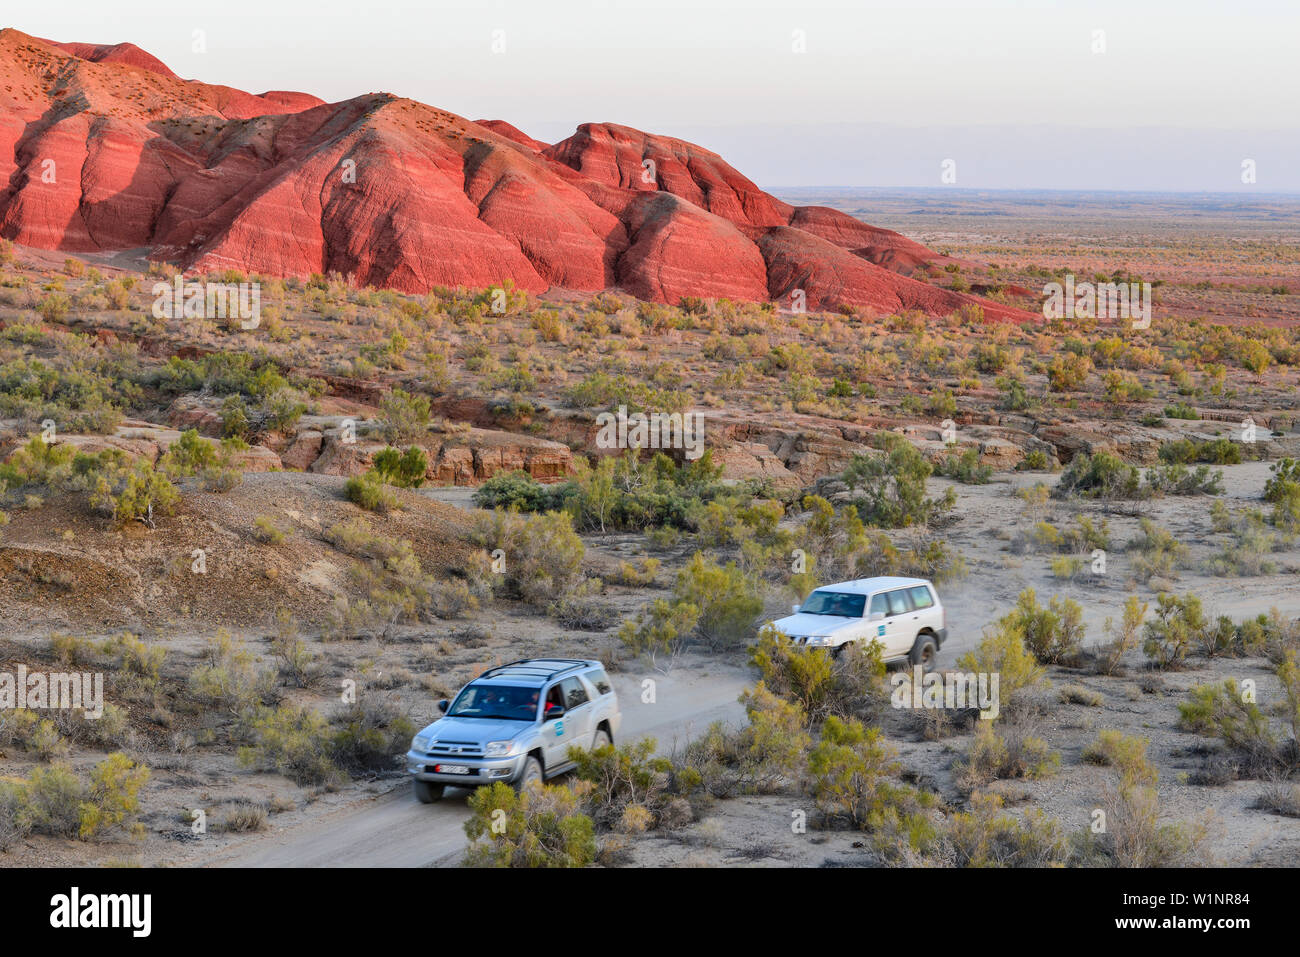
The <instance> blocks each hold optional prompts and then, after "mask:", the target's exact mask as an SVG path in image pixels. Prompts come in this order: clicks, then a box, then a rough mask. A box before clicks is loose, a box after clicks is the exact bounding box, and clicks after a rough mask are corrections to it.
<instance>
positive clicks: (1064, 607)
mask: <svg viewBox="0 0 1300 957" xmlns="http://www.w3.org/2000/svg"><path fill="white" fill-rule="evenodd" d="M999 624H1000V625H1001V627H1003V628H1006V629H1010V630H1014V631H1019V632H1020V634H1021V635H1023V637H1024V642H1025V647H1026V648H1028V649H1029V651H1030V652H1032V653H1033V655H1034V657H1035V658H1037V659H1038V660H1039V661H1040V662H1042V663H1043V664H1069V663H1073V662H1074V661H1076V660H1077V659H1078V657H1079V653H1080V651H1081V650H1082V645H1083V634H1084V631H1085V628H1084V624H1083V608H1082V606H1081V605H1079V603H1078V602H1076V601H1073V600H1072V599H1069V598H1066V599H1064V600H1062V599H1060V598H1057V597H1056V596H1053V597H1052V599H1051V600H1050V601H1049V602H1048V605H1047V607H1046V608H1044V607H1043V606H1042V605H1039V604H1038V597H1037V595H1036V594H1035V593H1034V590H1033V589H1032V588H1026V589H1025V590H1024V591H1022V592H1021V593H1020V597H1019V598H1017V599H1016V607H1015V608H1014V609H1012V611H1011V612H1010V613H1009V614H1007V615H1005V616H1003V618H1002V619H1001V621H1000V622H999Z"/></svg>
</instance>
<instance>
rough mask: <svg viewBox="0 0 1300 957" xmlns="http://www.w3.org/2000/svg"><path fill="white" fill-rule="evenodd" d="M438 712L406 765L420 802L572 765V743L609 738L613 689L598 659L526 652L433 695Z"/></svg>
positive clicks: (597, 743) (538, 777)
mask: <svg viewBox="0 0 1300 957" xmlns="http://www.w3.org/2000/svg"><path fill="white" fill-rule="evenodd" d="M438 710H439V711H441V712H442V713H443V715H444V717H442V718H439V719H438V720H437V721H435V722H434V723H433V724H431V725H429V726H428V727H427V728H425V729H424V730H423V731H421V732H420V733H419V734H417V735H416V736H415V739H414V740H413V741H412V742H411V750H410V751H408V752H407V753H406V770H407V771H408V772H410V774H411V778H412V781H413V783H414V785H415V796H416V797H417V798H418V799H419V800H420V802H421V803H423V804H431V803H432V802H434V801H437V800H438V799H440V798H441V797H442V792H443V789H444V788H446V787H447V786H448V785H451V786H452V787H461V788H472V787H479V786H481V785H484V784H491V783H493V782H494V781H505V782H506V783H508V784H513V785H514V786H515V787H517V788H523V787H524V786H525V785H527V784H528V783H529V782H530V781H544V780H545V779H547V778H551V777H554V776H555V775H557V774H563V773H564V772H565V771H567V770H569V769H570V768H572V767H573V762H572V761H570V760H569V758H568V751H569V748H571V747H574V746H577V747H579V748H584V749H594V748H599V747H603V746H604V745H607V744H613V743H614V735H615V734H617V733H618V728H619V724H620V723H621V722H622V718H623V716H622V713H621V712H620V711H619V710H618V696H617V695H616V694H614V687H613V685H611V684H610V682H609V677H608V676H607V675H606V674H605V669H604V668H603V667H602V666H601V664H600V662H599V661H583V660H579V659H575V658H529V659H526V660H524V661H514V662H511V663H510V664H508V665H501V666H500V667H499V668H490V669H488V670H487V671H485V672H483V674H481V675H479V676H478V677H477V678H475V679H474V680H473V681H471V682H470V683H469V684H467V685H466V686H465V687H464V688H462V689H461V690H460V694H458V695H456V700H455V701H453V702H451V703H448V702H447V701H446V700H445V699H444V700H442V701H439V702H438Z"/></svg>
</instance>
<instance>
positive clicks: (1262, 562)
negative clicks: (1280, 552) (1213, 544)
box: [1205, 512, 1278, 578]
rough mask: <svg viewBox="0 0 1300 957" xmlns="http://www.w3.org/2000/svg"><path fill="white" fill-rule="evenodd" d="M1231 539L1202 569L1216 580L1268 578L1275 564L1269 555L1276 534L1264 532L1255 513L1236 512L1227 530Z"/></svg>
mask: <svg viewBox="0 0 1300 957" xmlns="http://www.w3.org/2000/svg"><path fill="white" fill-rule="evenodd" d="M1229 533H1230V535H1231V536H1232V540H1231V541H1230V542H1229V543H1227V544H1226V545H1224V546H1223V547H1222V548H1220V549H1219V550H1218V551H1217V552H1215V553H1214V554H1213V555H1212V556H1210V558H1209V559H1208V560H1207V561H1206V563H1205V570H1206V572H1208V573H1209V574H1211V575H1215V576H1217V577H1220V578H1227V577H1246V576H1250V575H1271V574H1273V573H1274V572H1276V571H1277V563H1276V562H1274V561H1273V560H1272V559H1271V558H1270V557H1269V556H1270V555H1271V554H1272V553H1273V551H1274V549H1276V548H1277V547H1278V541H1277V535H1276V534H1275V533H1273V532H1270V531H1268V530H1267V528H1266V527H1265V525H1264V519H1263V516H1261V515H1260V514H1259V513H1258V512H1254V513H1252V512H1240V513H1238V514H1237V515H1236V516H1235V521H1234V522H1233V524H1232V527H1231V528H1230V529H1229Z"/></svg>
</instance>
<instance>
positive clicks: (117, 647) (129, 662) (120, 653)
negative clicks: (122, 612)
mask: <svg viewBox="0 0 1300 957" xmlns="http://www.w3.org/2000/svg"><path fill="white" fill-rule="evenodd" d="M99 650H100V653H101V654H104V655H106V656H108V657H109V658H110V659H112V660H113V662H114V663H115V664H116V665H117V668H118V670H119V671H120V672H121V673H123V674H131V675H137V676H139V677H142V678H146V679H148V680H149V681H151V682H156V681H157V680H158V676H159V674H160V673H161V671H162V665H163V661H165V660H166V658H167V649H166V647H165V646H163V645H150V644H146V643H145V642H144V641H142V640H141V639H139V638H137V637H136V636H135V635H132V634H130V633H129V632H122V633H121V634H118V635H115V636H113V637H112V638H106V639H104V641H103V642H101V643H100V646H99Z"/></svg>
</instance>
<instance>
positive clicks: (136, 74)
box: [0, 30, 1033, 433]
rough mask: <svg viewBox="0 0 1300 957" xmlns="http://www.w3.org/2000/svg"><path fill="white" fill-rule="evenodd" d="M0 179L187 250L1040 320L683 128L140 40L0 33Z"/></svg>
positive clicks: (278, 262)
mask: <svg viewBox="0 0 1300 957" xmlns="http://www.w3.org/2000/svg"><path fill="white" fill-rule="evenodd" d="M0 182H3V183H5V184H7V185H6V187H5V189H4V190H3V191H0V235H2V236H4V237H5V238H8V239H13V240H15V241H17V242H19V243H22V244H25V245H29V246H36V247H40V248H43V249H57V250H67V251H70V252H78V251H82V252H92V251H94V252H100V251H116V250H127V249H137V248H141V247H145V248H149V249H150V250H151V256H152V257H153V258H154V259H160V260H168V261H173V262H176V263H179V264H180V265H181V266H183V267H185V268H187V269H191V270H198V271H224V270H229V269H235V270H240V271H244V272H256V273H260V274H264V275H277V276H299V277H305V276H307V275H308V274H311V273H328V272H338V273H340V274H342V275H344V276H347V277H350V280H351V281H352V282H355V283H356V284H358V285H373V286H377V287H387V288H391V289H396V290H399V291H402V292H409V293H424V292H427V291H429V290H430V289H432V288H433V287H435V286H470V287H477V288H483V287H487V286H492V285H495V284H497V283H500V282H502V281H503V280H506V279H509V280H511V281H513V283H514V284H515V286H516V287H518V288H520V289H524V290H529V291H534V292H541V291H544V290H547V289H549V288H553V287H554V288H563V289H570V290H581V291H596V290H601V289H607V288H619V289H622V290H624V291H626V292H629V293H631V294H632V295H635V296H637V297H639V298H643V299H649V300H655V301H666V302H674V303H675V302H677V301H678V300H679V299H680V298H681V297H683V296H694V297H704V298H721V297H727V298H731V299H738V300H750V301H762V300H769V299H776V300H779V301H782V302H783V304H787V305H797V304H801V303H802V304H806V305H807V307H808V308H810V309H817V308H827V309H834V308H838V307H840V306H853V307H862V308H867V309H870V310H874V311H877V312H882V313H884V312H896V311H899V310H902V309H913V310H918V311H920V312H922V313H925V314H927V315H932V316H938V315H945V314H947V313H950V312H952V311H954V310H955V309H958V308H961V307H962V306H964V305H980V306H981V307H982V308H983V309H984V310H985V314H986V315H987V316H988V317H989V318H997V319H1013V320H1028V319H1031V318H1033V317H1032V316H1030V314H1028V313H1024V312H1021V311H1019V310H1015V309H1011V308H1009V307H1006V306H1002V305H999V304H996V303H992V302H988V301H986V300H980V299H978V298H976V297H973V296H969V295H964V294H959V293H955V292H951V291H949V290H945V289H940V288H937V287H933V286H929V285H927V284H925V283H921V282H918V281H915V280H912V279H909V278H908V277H907V274H909V273H911V272H913V270H914V269H915V268H916V266H917V265H919V264H921V263H925V262H931V261H934V260H938V259H940V258H941V257H939V256H937V255H936V254H935V253H933V252H931V251H930V250H928V249H926V248H925V247H923V246H921V245H919V244H917V243H914V242H911V241H910V240H907V239H906V238H905V237H902V236H900V235H898V234H897V233H893V232H891V231H889V230H883V229H878V228H876V227H872V226H869V225H867V224H865V223H860V222H858V221H857V220H855V219H853V218H852V217H850V216H847V215H846V214H844V213H840V212H837V211H835V210H830V209H824V208H817V207H794V206H791V205H790V204H788V203H785V202H782V201H780V200H778V199H776V198H775V197H773V196H771V195H770V194H768V193H766V192H764V191H763V190H761V189H760V188H759V187H758V186H757V185H756V184H754V183H753V182H752V181H751V180H749V179H748V178H746V177H745V176H743V175H742V174H741V173H739V172H738V171H737V170H735V169H734V168H733V167H732V166H730V165H729V164H728V163H726V162H725V161H724V160H723V159H722V158H721V157H720V156H718V155H717V154H716V153H713V152H711V151H709V150H707V149H704V148H703V147H700V146H697V145H695V144H692V143H687V142H685V141H684V140H679V139H675V138H672V137H667V136H657V135H654V134H649V133H643V132H641V131H639V130H634V129H631V128H629V127H625V126H617V125H615V124H608V123H601V124H584V125H582V126H580V127H578V129H577V131H576V132H575V133H574V134H573V135H572V136H570V137H568V138H566V139H564V140H562V141H561V142H559V143H555V144H553V145H549V146H548V145H546V144H544V143H541V142H540V141H538V140H534V139H532V138H531V137H529V136H527V135H526V134H524V133H522V132H521V131H519V130H518V129H516V128H515V127H513V126H511V125H510V124H508V123H505V122H503V121H500V120H490V121H484V122H482V123H475V122H471V121H470V120H467V119H465V118H463V117H460V116H457V115H455V114H453V113H448V112H446V111H444V110H438V109H436V108H433V107H430V106H426V105H425V104H422V103H417V102H415V101H412V100H406V99H401V98H398V97H395V96H391V95H389V94H370V95H366V96H360V97H356V98H354V99H351V100H346V101H344V102H341V103H334V104H325V103H322V102H321V101H320V100H318V99H316V98H315V97H312V96H309V95H307V94H299V93H287V92H281V91H273V92H269V93H264V94H260V95H254V94H250V93H244V92H241V91H239V90H234V89H231V88H229V87H222V86H213V85H208V84H204V83H199V82H197V81H192V80H182V79H180V78H179V77H176V76H175V75H174V74H173V73H172V72H171V71H170V70H168V69H167V67H166V66H165V65H163V64H162V63H161V62H159V61H158V60H156V59H155V58H154V57H152V56H150V55H149V54H148V53H146V52H145V51H143V50H140V49H139V48H137V47H134V46H132V45H131V44H119V45H115V46H95V45H91V44H81V43H62V44H55V43H51V42H47V41H44V40H40V39H37V38H35V37H30V36H27V35H25V34H22V33H19V32H18V31H16V30H4V31H0ZM796 290H797V291H798V292H799V296H798V297H797V298H798V299H799V303H795V302H794V301H793V300H794V297H793V294H794V293H795V292H796ZM787 299H789V300H790V301H789V302H786V300H787ZM190 424H192V425H193V426H194V427H196V428H200V429H201V431H205V433H206V432H207V431H208V429H209V428H210V423H204V422H199V421H195V422H192V423H190Z"/></svg>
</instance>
